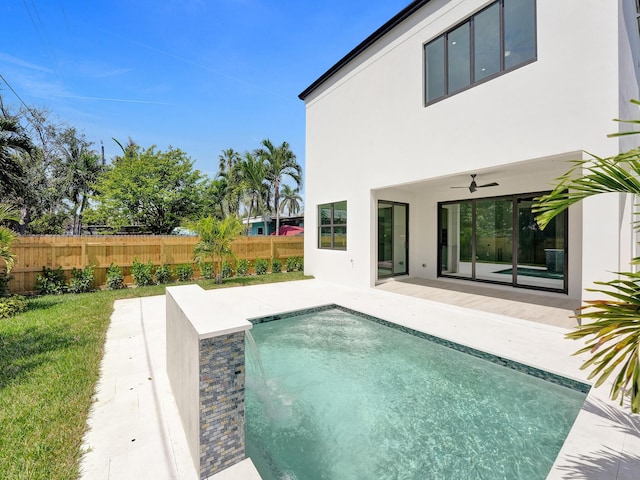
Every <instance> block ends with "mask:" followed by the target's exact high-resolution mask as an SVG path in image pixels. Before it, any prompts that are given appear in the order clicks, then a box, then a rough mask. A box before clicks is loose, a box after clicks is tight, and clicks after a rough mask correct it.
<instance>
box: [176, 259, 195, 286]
mask: <svg viewBox="0 0 640 480" xmlns="http://www.w3.org/2000/svg"><path fill="white" fill-rule="evenodd" d="M176 277H178V281H179V282H188V281H189V280H193V267H192V266H191V264H190V263H185V264H184V265H178V266H177V267H176Z"/></svg>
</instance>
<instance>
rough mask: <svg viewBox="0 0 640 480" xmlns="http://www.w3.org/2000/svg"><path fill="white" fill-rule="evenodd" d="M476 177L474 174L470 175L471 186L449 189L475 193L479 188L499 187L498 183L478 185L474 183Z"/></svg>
mask: <svg viewBox="0 0 640 480" xmlns="http://www.w3.org/2000/svg"><path fill="white" fill-rule="evenodd" d="M476 175H477V174H475V173H472V174H471V184H470V185H469V186H468V187H451V188H468V189H469V191H470V192H471V193H473V192H475V191H476V190H478V189H479V188H485V187H497V186H498V185H499V183H497V182H491V183H485V184H484V185H478V184H477V183H476Z"/></svg>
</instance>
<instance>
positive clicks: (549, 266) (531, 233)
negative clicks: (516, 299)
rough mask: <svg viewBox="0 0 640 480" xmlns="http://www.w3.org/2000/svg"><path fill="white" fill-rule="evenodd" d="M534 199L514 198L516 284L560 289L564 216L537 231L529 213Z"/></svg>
mask: <svg viewBox="0 0 640 480" xmlns="http://www.w3.org/2000/svg"><path fill="white" fill-rule="evenodd" d="M533 199H534V197H521V198H518V199H517V213H518V233H519V235H518V255H517V259H518V263H517V268H516V273H517V279H516V280H517V282H516V283H517V285H519V286H532V287H542V288H551V289H558V290H562V289H564V288H565V280H566V279H565V277H566V274H565V272H566V265H565V264H566V255H565V251H566V249H565V245H566V243H565V236H566V214H565V215H558V216H557V217H555V218H554V219H553V220H552V221H551V222H550V223H549V225H548V226H547V228H545V229H544V230H540V227H539V226H538V224H537V223H536V220H535V215H533V213H532V212H531V206H532V204H533Z"/></svg>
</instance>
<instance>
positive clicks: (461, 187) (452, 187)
mask: <svg viewBox="0 0 640 480" xmlns="http://www.w3.org/2000/svg"><path fill="white" fill-rule="evenodd" d="M449 188H469V187H449Z"/></svg>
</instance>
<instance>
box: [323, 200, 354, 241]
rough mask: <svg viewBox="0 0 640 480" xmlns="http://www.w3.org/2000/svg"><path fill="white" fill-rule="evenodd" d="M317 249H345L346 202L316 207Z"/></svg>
mask: <svg viewBox="0 0 640 480" xmlns="http://www.w3.org/2000/svg"><path fill="white" fill-rule="evenodd" d="M318 248H329V249H333V250H346V249H347V202H335V203H325V204H323V205H318Z"/></svg>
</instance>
